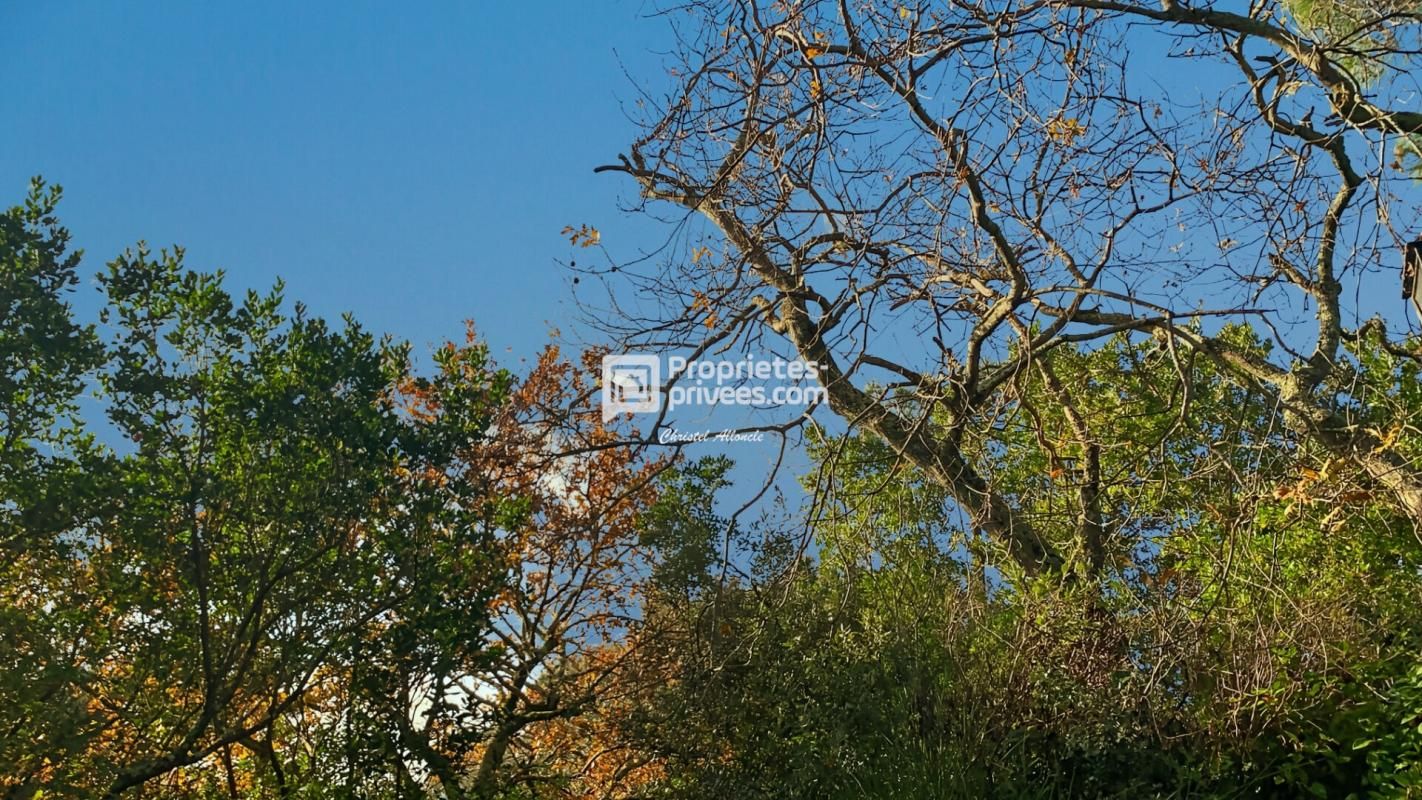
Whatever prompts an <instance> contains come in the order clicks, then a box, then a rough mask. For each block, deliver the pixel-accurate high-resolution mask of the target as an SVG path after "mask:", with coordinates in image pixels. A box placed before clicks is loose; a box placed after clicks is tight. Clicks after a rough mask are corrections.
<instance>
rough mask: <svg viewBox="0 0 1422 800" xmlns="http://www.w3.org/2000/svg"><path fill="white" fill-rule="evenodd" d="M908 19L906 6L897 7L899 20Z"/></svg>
mask: <svg viewBox="0 0 1422 800" xmlns="http://www.w3.org/2000/svg"><path fill="white" fill-rule="evenodd" d="M908 18H909V10H908V6H899V19H908Z"/></svg>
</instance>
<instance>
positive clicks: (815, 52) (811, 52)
mask: <svg viewBox="0 0 1422 800" xmlns="http://www.w3.org/2000/svg"><path fill="white" fill-rule="evenodd" d="M824 54H825V51H824V50H821V49H820V48H818V47H806V48H805V58H816V57H818V56H822V55H824Z"/></svg>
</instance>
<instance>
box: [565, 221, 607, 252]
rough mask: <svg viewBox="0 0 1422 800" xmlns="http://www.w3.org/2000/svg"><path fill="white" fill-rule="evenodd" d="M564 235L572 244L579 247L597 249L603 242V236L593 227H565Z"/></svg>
mask: <svg viewBox="0 0 1422 800" xmlns="http://www.w3.org/2000/svg"><path fill="white" fill-rule="evenodd" d="M563 235H564V236H566V237H568V242H569V243H570V244H572V245H574V246H577V247H596V246H597V245H598V243H599V242H601V241H602V234H601V233H599V232H598V229H597V228H594V227H593V226H591V225H579V226H578V227H576V228H574V227H573V226H572V225H565V226H564V227H563Z"/></svg>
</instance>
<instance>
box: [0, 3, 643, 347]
mask: <svg viewBox="0 0 1422 800" xmlns="http://www.w3.org/2000/svg"><path fill="white" fill-rule="evenodd" d="M650 10H651V9H650V7H649V6H646V5H644V4H643V3H641V2H621V3H615V2H601V1H600V0H599V1H598V2H573V1H572V0H549V1H546V2H542V3H536V4H533V3H530V4H525V3H443V4H424V5H422V6H421V9H420V11H419V12H418V13H414V12H411V11H410V10H409V9H403V8H402V7H401V6H399V5H397V4H393V3H358V4H349V3H343V4H341V5H339V6H337V5H336V4H315V3H311V4H279V3H274V2H261V3H246V2H244V3H241V4H229V5H216V4H195V3H178V2H166V3H159V2H152V3H131V4H130V3H97V2H91V3H65V2H46V3H19V2H16V1H15V0H0V71H3V74H4V75H5V77H6V81H5V83H6V88H5V91H4V92H3V93H0V119H4V120H5V124H4V125H3V126H0V152H3V153H4V158H3V159H0V192H3V194H0V201H3V202H4V203H5V204H6V205H9V204H12V203H14V202H17V201H18V200H20V199H21V198H22V197H23V194H24V191H25V187H26V181H27V180H28V178H29V177H30V176H31V175H34V174H42V175H44V176H45V178H47V179H48V180H50V181H51V182H56V183H60V184H62V185H63V186H64V187H65V198H66V199H65V202H64V204H63V205H62V207H61V209H62V217H63V219H64V220H65V223H66V224H67V225H68V227H69V228H70V229H71V230H72V231H73V233H74V236H75V241H76V243H77V244H78V245H79V246H80V247H83V248H84V249H85V251H86V262H85V266H84V273H85V274H86V275H92V274H94V273H96V272H98V271H99V270H100V269H101V268H102V266H103V263H104V262H105V261H107V260H109V259H110V258H112V257H113V256H114V255H116V254H117V253H118V252H119V251H120V250H122V249H123V248H124V247H126V246H128V245H130V244H132V243H133V242H135V241H137V240H138V239H145V240H147V241H148V242H149V243H150V244H151V245H153V246H154V247H155V248H156V247H158V246H166V245H169V244H173V243H177V244H181V245H183V246H185V247H186V248H187V251H188V263H189V266H191V267H194V268H199V269H203V270H211V269H217V268H222V269H225V270H227V272H228V274H229V276H230V277H229V280H230V281H231V283H232V284H233V285H234V286H235V287H239V288H245V287H266V286H268V285H270V284H271V282H272V281H273V280H274V279H275V278H277V277H278V276H280V277H282V278H284V279H285V280H286V282H287V286H288V291H287V294H288V297H290V298H292V299H296V300H301V301H303V302H305V303H307V304H308V305H309V306H310V307H311V308H312V309H313V310H314V311H315V312H317V313H319V314H321V315H325V316H334V315H337V314H339V313H341V312H344V311H351V312H354V314H355V315H356V317H357V318H358V319H359V320H361V321H362V322H363V323H365V324H366V325H367V326H368V327H370V328H373V329H375V330H378V331H382V332H391V333H394V334H396V335H398V336H399V337H400V338H405V339H408V340H410V341H412V342H414V343H415V344H416V345H417V347H419V346H423V345H426V344H433V343H437V342H439V341H442V340H444V339H446V338H450V337H457V336H459V335H461V333H462V331H463V320H464V319H466V318H473V319H474V320H475V322H476V324H477V325H478V326H479V328H480V330H481V332H482V333H484V334H485V335H486V336H487V338H489V339H490V341H491V344H492V345H493V346H494V349H495V352H500V353H502V352H504V350H505V348H509V347H511V348H513V349H514V352H515V353H516V354H519V355H526V354H529V353H531V352H533V351H535V350H536V349H537V348H538V347H539V346H540V345H541V344H542V343H543V342H544V341H546V339H547V332H548V330H549V329H550V327H552V326H559V327H563V328H565V329H566V328H567V327H568V324H569V320H570V319H571V318H572V316H573V314H574V309H573V308H572V306H571V303H570V299H571V297H572V288H571V286H570V285H569V280H570V278H569V276H568V274H567V273H566V272H565V271H563V270H562V269H561V268H560V267H559V266H558V264H557V260H559V259H562V260H566V259H567V258H569V257H570V256H573V255H576V254H575V253H574V252H573V251H572V249H571V248H570V246H569V245H568V242H567V240H566V238H564V237H563V236H561V235H560V234H559V231H560V230H561V229H562V227H563V226H565V225H568V224H580V223H591V224H594V225H597V226H598V227H599V228H601V229H603V231H604V236H605V238H608V239H612V238H613V237H618V236H620V237H621V238H622V240H623V241H624V242H626V239H627V237H628V236H629V235H630V233H628V232H630V231H633V230H640V231H643V232H645V235H647V236H648V237H651V236H655V235H657V232H656V231H655V230H648V228H649V227H650V225H651V223H650V222H649V221H647V220H640V221H639V220H636V219H631V220H629V219H625V218H624V217H623V216H622V215H621V214H620V213H619V212H618V210H617V201H618V198H619V197H620V196H622V195H623V194H625V193H626V192H627V191H628V189H629V187H628V186H627V185H626V184H625V183H624V182H622V181H619V180H618V179H617V178H616V177H612V176H607V175H603V176H595V175H593V173H592V167H593V166H595V165H597V164H600V163H605V162H608V161H611V160H613V158H614V157H615V156H616V154H617V153H618V152H620V151H621V150H623V149H624V148H625V146H626V145H627V143H628V142H630V141H631V139H632V138H633V137H634V136H635V135H636V131H635V129H634V126H633V125H632V123H631V122H629V121H628V120H627V119H626V117H625V116H624V115H623V113H622V111H621V109H620V102H621V101H624V100H626V101H629V102H630V100H631V98H632V97H633V96H634V87H633V85H632V83H631V81H630V80H629V78H628V77H627V76H626V75H625V74H624V72H623V67H624V65H625V66H626V67H627V68H628V70H629V71H630V72H631V73H632V74H639V73H640V74H648V73H647V70H659V67H658V64H659V61H658V59H657V57H656V56H655V55H654V54H653V52H652V51H653V49H654V47H655V45H656V43H657V42H658V41H659V40H660V39H662V38H663V37H664V35H665V32H666V27H665V23H664V21H661V20H657V19H652V18H649V17H648V13H649V12H650ZM660 235H661V236H665V230H662V231H661V234H660ZM581 252H584V253H586V252H588V251H581ZM88 294H92V292H90V293H88Z"/></svg>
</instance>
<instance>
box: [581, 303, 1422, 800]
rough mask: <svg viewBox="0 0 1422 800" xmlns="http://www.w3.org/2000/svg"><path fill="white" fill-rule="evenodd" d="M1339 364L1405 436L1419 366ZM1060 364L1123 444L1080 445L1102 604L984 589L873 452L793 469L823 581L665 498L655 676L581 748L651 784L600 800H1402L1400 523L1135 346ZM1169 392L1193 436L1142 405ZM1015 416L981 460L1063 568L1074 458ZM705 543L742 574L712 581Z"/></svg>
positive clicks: (1242, 400) (694, 507) (1248, 408)
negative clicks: (592, 746)
mask: <svg viewBox="0 0 1422 800" xmlns="http://www.w3.org/2000/svg"><path fill="white" fill-rule="evenodd" d="M1223 335H1225V336H1228V337H1230V338H1231V341H1234V342H1235V343H1236V344H1237V345H1238V346H1240V347H1242V348H1260V347H1262V345H1261V344H1260V343H1258V342H1257V341H1256V340H1254V339H1253V338H1252V337H1251V336H1250V334H1249V332H1248V331H1247V330H1236V331H1233V332H1226V333H1224V334H1223ZM1355 352H1356V354H1357V361H1356V362H1355V367H1356V372H1357V382H1356V384H1355V386H1354V387H1353V389H1354V392H1355V393H1356V396H1357V397H1359V398H1360V399H1359V401H1358V402H1357V403H1356V407H1355V412H1356V415H1357V416H1356V417H1355V418H1354V419H1355V421H1356V422H1357V424H1360V425H1370V426H1382V427H1392V428H1409V426H1411V425H1414V424H1415V421H1416V420H1417V417H1418V415H1419V414H1422V396H1419V395H1418V390H1417V388H1416V387H1417V383H1416V380H1415V378H1416V362H1415V361H1414V360H1412V359H1410V358H1408V357H1406V356H1405V355H1399V354H1390V353H1388V352H1384V351H1382V350H1380V349H1378V348H1376V347H1373V346H1370V345H1369V344H1368V343H1366V342H1359V343H1358V344H1357V345H1356V347H1355ZM1052 359H1053V360H1052V372H1053V373H1055V374H1056V375H1057V376H1058V377H1059V378H1060V380H1062V381H1069V382H1070V383H1071V385H1073V386H1075V387H1080V388H1081V389H1082V390H1083V391H1082V392H1081V394H1080V396H1081V397H1082V398H1083V400H1082V402H1081V403H1080V404H1079V405H1078V407H1077V408H1078V412H1079V413H1082V414H1091V415H1105V416H1110V417H1112V418H1115V419H1117V420H1119V424H1118V425H1116V426H1114V427H1101V428H1098V429H1099V430H1111V431H1112V432H1113V433H1112V438H1111V439H1109V440H1107V441H1102V442H1100V443H1099V444H1100V445H1101V450H1102V463H1103V475H1104V476H1106V480H1105V483H1106V486H1105V487H1103V492H1104V494H1105V495H1106V496H1107V497H1108V498H1109V501H1108V502H1107V503H1106V504H1105V507H1106V508H1107V509H1108V510H1109V513H1108V514H1107V530H1108V532H1109V536H1108V541H1109V542H1110V546H1109V559H1108V562H1107V568H1106V569H1105V571H1104V572H1103V573H1102V575H1101V576H1100V577H1099V578H1097V579H1092V580H1088V579H1086V578H1084V577H1082V576H1081V575H1080V574H1078V573H1076V572H1075V571H1073V570H1071V569H1068V571H1067V572H1066V573H1065V574H1062V575H1056V576H1043V577H1038V578H1028V577H1026V576H1023V575H1020V574H1006V573H1004V572H1001V571H999V570H997V569H995V568H994V567H993V566H992V565H994V564H1002V563H1004V561H1005V560H1004V559H1002V558H1001V557H1000V556H996V557H995V556H994V554H993V553H992V552H991V548H992V543H990V542H989V541H987V540H985V539H982V538H979V537H976V536H973V535H970V534H969V533H968V532H966V531H964V530H963V529H962V528H960V527H959V525H958V524H956V519H957V518H956V516H955V511H954V507H953V505H952V503H951V502H949V501H948V500H947V499H946V497H945V495H944V493H943V491H942V489H941V488H939V487H937V486H936V485H935V484H934V483H933V482H932V481H930V480H927V479H926V478H925V477H924V476H922V475H919V474H918V473H917V472H916V471H915V470H913V469H912V468H910V467H908V466H906V465H905V464H904V463H903V462H902V461H901V460H900V459H898V458H897V457H896V456H895V454H893V453H892V451H890V450H889V449H888V448H886V447H885V446H884V445H883V444H882V442H881V441H879V440H878V439H876V438H873V437H869V436H860V435H850V436H844V437H826V438H824V439H822V440H820V441H818V442H817V443H816V444H815V445H814V446H813V447H812V455H813V456H814V458H815V460H816V462H817V464H818V465H819V469H818V470H817V471H816V472H815V473H814V474H813V475H811V476H808V477H807V479H806V480H807V483H808V484H809V485H810V486H812V487H814V488H815V489H816V490H817V494H818V495H819V496H821V497H823V498H824V499H823V501H822V502H821V503H819V504H818V505H817V509H818V510H817V514H816V517H815V520H814V521H815V528H814V530H815V541H814V546H813V548H812V550H813V551H814V552H815V553H816V554H817V558H816V559H814V563H809V562H808V561H804V560H796V559H795V558H793V554H794V551H795V544H794V542H793V540H791V539H790V538H788V537H786V536H783V535H775V534H773V533H769V532H764V531H761V532H758V534H759V535H755V536H753V535H749V533H742V532H739V531H737V529H736V526H735V525H734V524H732V523H731V522H729V521H727V520H724V519H721V518H719V517H718V516H716V513H715V511H714V503H713V502H712V499H711V498H712V497H713V496H714V492H715V490H716V489H717V488H718V487H719V486H720V485H721V484H722V481H723V477H724V470H725V468H726V465H725V464H724V463H721V462H718V461H714V460H708V461H705V462H701V463H699V464H695V465H690V466H688V467H686V468H684V469H682V470H680V471H678V472H676V473H674V475H673V476H670V477H668V478H667V479H666V481H665V483H666V486H667V489H666V491H664V493H663V494H662V495H661V502H663V503H667V502H675V503H677V504H678V508H679V509H680V513H679V514H678V515H677V517H676V519H677V520H678V522H676V523H675V524H668V522H667V516H666V515H665V514H663V513H649V514H648V515H647V516H646V517H645V519H646V520H648V521H649V522H653V521H655V522H656V525H654V526H653V528H652V531H653V532H654V533H656V535H657V539H656V540H657V541H658V542H660V543H662V544H664V545H665V549H663V550H662V551H660V555H659V562H660V563H663V564H665V565H666V572H665V573H664V574H665V578H664V580H663V581H662V582H661V583H660V584H659V588H658V589H657V591H655V592H653V593H652V594H651V595H650V596H649V602H648V612H647V613H648V616H649V618H650V619H652V620H653V623H652V624H651V626H650V630H652V631H655V638H651V639H648V640H646V641H644V642H642V644H641V647H642V651H641V652H640V653H639V655H638V658H639V661H640V663H641V664H642V667H641V669H642V671H643V672H644V673H645V674H648V675H657V676H660V677H658V678H657V679H656V680H655V681H648V685H647V686H646V687H644V689H643V690H642V692H641V701H640V702H639V704H638V705H637V707H635V708H631V709H621V710H611V709H609V713H610V714H612V715H613V716H614V719H612V720H610V721H609V722H607V723H605V726H604V728H602V729H601V735H602V736H603V737H604V741H616V742H618V743H619V746H620V747H627V748H631V749H632V750H633V751H634V752H636V753H639V754H640V758H639V759H637V763H638V764H641V765H642V770H643V782H642V783H640V784H639V786H638V790H637V792H635V793H628V794H626V795H617V796H636V797H678V798H683V797H693V798H694V797H707V798H713V797H767V798H769V797H776V798H784V797H789V798H793V797H807V798H809V797H815V798H823V797H845V798H848V797H884V798H919V797H924V798H927V797H934V798H940V797H964V798H967V797H1043V798H1045V797H1120V798H1128V797H1132V798H1133V797H1219V798H1234V797H1298V796H1319V797H1358V798H1362V797H1377V798H1382V797H1402V796H1411V795H1410V794H1409V792H1414V793H1415V792H1416V791H1417V790H1418V787H1419V784H1418V781H1419V777H1422V776H1419V754H1422V751H1419V745H1422V727H1420V726H1419V723H1422V703H1419V694H1418V676H1419V675H1420V674H1422V673H1419V662H1418V658H1417V652H1418V646H1419V643H1422V612H1419V610H1418V608H1417V607H1416V603H1415V598H1416V597H1418V596H1420V595H1422V542H1419V539H1418V537H1417V535H1416V533H1415V532H1414V530H1413V528H1412V526H1411V524H1410V522H1409V521H1408V519H1407V517H1406V516H1405V515H1403V514H1400V513H1399V512H1398V511H1397V510H1396V509H1395V508H1393V507H1390V506H1388V505H1387V504H1386V503H1383V502H1380V501H1379V500H1378V495H1377V494H1376V493H1375V492H1373V491H1371V486H1370V482H1369V480H1368V479H1367V478H1366V477H1365V476H1361V475H1359V474H1357V473H1356V471H1353V472H1350V471H1349V470H1348V469H1346V468H1345V467H1344V466H1342V465H1340V464H1338V463H1336V462H1329V461H1327V460H1326V456H1325V455H1323V454H1320V453H1316V452H1313V451H1311V450H1310V448H1309V447H1308V446H1307V445H1305V444H1302V443H1300V442H1299V441H1297V440H1295V439H1294V438H1292V437H1290V436H1289V435H1288V434H1287V433H1286V432H1284V428H1283V426H1282V425H1280V424H1279V421H1278V414H1279V413H1281V412H1280V411H1279V410H1278V409H1277V408H1274V407H1271V406H1270V404H1269V403H1268V402H1267V401H1266V399H1265V398H1266V395H1263V394H1257V395H1256V394H1254V393H1251V392H1249V391H1248V390H1246V389H1241V388H1240V387H1239V386H1238V385H1237V384H1235V383H1233V382H1231V381H1229V380H1227V379H1226V378H1225V376H1222V375H1220V374H1219V373H1218V372H1217V371H1215V370H1214V369H1213V368H1212V367H1211V366H1210V365H1209V363H1208V362H1207V361H1205V360H1203V359H1201V360H1198V361H1194V360H1180V359H1177V358H1176V357H1174V356H1173V355H1172V354H1171V353H1169V352H1168V351H1166V350H1165V349H1163V348H1162V347H1160V346H1159V345H1157V344H1155V343H1153V342H1150V341H1145V342H1139V341H1136V342H1133V341H1131V340H1130V339H1128V338H1126V337H1119V338H1117V339H1115V340H1114V341H1112V342H1111V343H1110V344H1108V345H1106V346H1103V347H1100V348H1098V349H1095V350H1091V351H1077V350H1068V349H1065V348H1062V349H1059V350H1057V351H1055V352H1054V353H1053V355H1052ZM1178 371H1184V372H1185V374H1186V375H1187V376H1188V378H1189V380H1188V383H1187V385H1188V386H1189V387H1190V388H1189V391H1190V392H1191V397H1190V400H1189V402H1188V404H1187V405H1186V406H1185V409H1186V410H1185V412H1184V413H1181V412H1180V411H1179V409H1180V404H1179V403H1178V402H1173V401H1172V400H1171V398H1167V397H1159V398H1155V399H1152V391H1154V390H1155V389H1154V388H1153V387H1161V388H1159V391H1161V392H1168V391H1170V388H1169V387H1171V386H1173V385H1176V384H1175V382H1174V381H1171V380H1165V379H1164V373H1166V372H1169V373H1176V372H1178ZM1362 387H1369V388H1367V389H1366V390H1365V389H1364V388H1362ZM1017 392H1018V402H1019V406H1018V408H1017V409H1016V410H1015V411H1014V412H1013V413H1006V414H1004V415H1003V416H1002V418H1000V419H997V420H995V421H993V422H992V424H993V425H994V426H995V427H996V429H997V435H995V436H994V438H993V445H992V446H991V447H989V446H987V445H986V444H981V445H974V449H976V450H977V451H978V452H980V453H981V457H983V458H994V459H996V460H998V462H999V470H998V474H999V475H1001V476H1003V480H1005V481H1009V482H1010V485H1008V486H1004V487H999V488H1002V489H1005V490H1007V491H1010V492H1011V493H1012V494H1013V495H1014V496H1016V497H1020V498H1021V499H1022V501H1023V506H1024V508H1027V509H1029V510H1030V513H1031V514H1032V520H1033V522H1034V524H1036V525H1038V526H1040V527H1041V529H1042V530H1044V531H1045V532H1046V533H1047V535H1050V536H1053V537H1056V538H1058V539H1059V540H1061V541H1062V542H1063V543H1064V544H1067V543H1069V542H1070V540H1071V538H1072V537H1073V536H1074V535H1075V534H1076V531H1077V525H1076V518H1075V515H1074V514H1073V513H1071V505H1072V503H1073V502H1074V500H1075V498H1076V497H1077V492H1076V489H1077V487H1076V486H1075V485H1073V484H1074V482H1076V481H1078V480H1079V479H1080V476H1079V474H1077V473H1075V472H1073V470H1072V468H1071V463H1072V458H1073V456H1074V455H1075V453H1074V452H1073V448H1074V447H1076V444H1075V443H1074V442H1073V441H1072V432H1071V427H1070V425H1069V423H1068V421H1067V420H1066V419H1064V417H1063V411H1062V409H1061V407H1060V406H1054V405H1053V404H1051V403H1050V397H1051V391H1050V387H1049V386H1047V385H1045V382H1044V381H1042V380H1031V379H1027V378H1026V377H1024V379H1023V380H1022V381H1021V383H1020V385H1019V386H1018V387H1017ZM1024 420H1031V422H1030V424H1028V423H1027V422H1024ZM986 424H987V423H986V422H985V423H984V425H985V426H986ZM1058 437H1060V438H1058ZM1383 438H1384V439H1387V437H1383ZM1388 446H1389V447H1396V448H1401V449H1402V450H1404V451H1407V452H1408V453H1409V454H1410V452H1411V449H1412V448H1414V447H1415V446H1416V441H1415V438H1413V437H1408V436H1403V435H1399V436H1394V437H1391V438H1390V440H1388ZM723 541H725V542H732V543H739V544H738V547H739V548H740V550H739V552H740V556H733V560H734V561H737V562H741V563H744V562H746V561H747V560H755V561H757V562H758V563H759V564H760V565H761V568H760V569H749V570H740V569H732V570H731V576H730V577H729V578H728V577H727V571H726V569H725V564H724V563H723V562H722V561H721V560H720V559H719V558H718V553H719V550H720V548H721V542H723Z"/></svg>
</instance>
